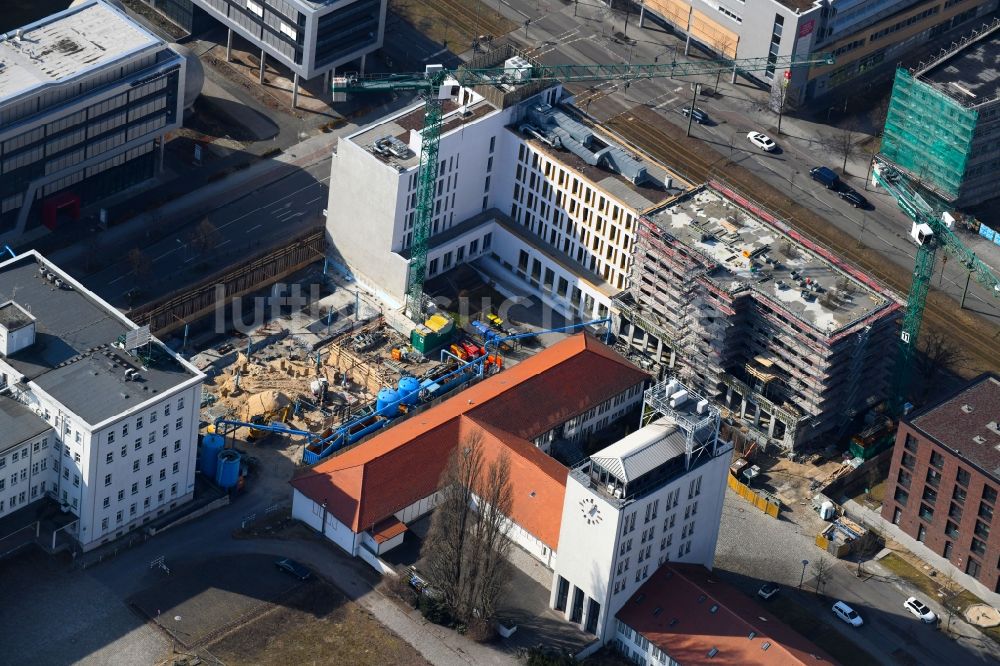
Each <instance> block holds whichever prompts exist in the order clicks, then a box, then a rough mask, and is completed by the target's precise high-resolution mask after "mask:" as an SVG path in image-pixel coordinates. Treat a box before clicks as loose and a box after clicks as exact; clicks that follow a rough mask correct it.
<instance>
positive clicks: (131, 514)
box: [128, 502, 136, 516]
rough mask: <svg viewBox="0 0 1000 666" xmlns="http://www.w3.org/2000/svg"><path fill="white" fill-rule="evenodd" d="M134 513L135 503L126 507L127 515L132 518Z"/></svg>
mask: <svg viewBox="0 0 1000 666" xmlns="http://www.w3.org/2000/svg"><path fill="white" fill-rule="evenodd" d="M135 512H136V505H135V502H132V503H131V504H129V507H128V515H130V516H134V515H135Z"/></svg>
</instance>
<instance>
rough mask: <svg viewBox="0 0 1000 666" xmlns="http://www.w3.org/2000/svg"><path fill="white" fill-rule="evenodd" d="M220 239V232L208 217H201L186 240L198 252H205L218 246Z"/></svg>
mask: <svg viewBox="0 0 1000 666" xmlns="http://www.w3.org/2000/svg"><path fill="white" fill-rule="evenodd" d="M221 241H222V234H220V233H219V230H218V229H216V228H215V225H214V224H212V223H211V222H210V221H209V219H208V218H207V217H206V218H203V219H202V221H201V222H199V223H198V225H197V226H196V227H195V228H194V230H193V231H192V232H191V235H190V238H189V240H188V242H189V243H190V244H191V248H192V249H194V251H195V252H197V253H198V254H207V253H208V252H211V251H212V250H214V249H215V248H216V246H218V244H219V243H220V242H221Z"/></svg>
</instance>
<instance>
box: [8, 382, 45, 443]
mask: <svg viewBox="0 0 1000 666" xmlns="http://www.w3.org/2000/svg"><path fill="white" fill-rule="evenodd" d="M49 429H50V428H49V424H48V423H46V422H45V421H44V420H43V419H42V418H41V417H39V416H37V415H36V414H35V413H34V412H32V411H31V410H30V409H28V408H27V407H25V406H24V405H22V404H21V403H19V402H17V401H16V400H14V399H13V398H11V397H9V396H6V395H0V432H2V433H3V440H2V441H0V454H2V453H3V452H4V451H6V450H7V449H10V448H13V447H15V446H18V445H19V444H21V443H23V442H26V441H28V440H29V439H33V438H35V437H37V436H38V435H41V434H42V433H43V432H45V431H46V430H49Z"/></svg>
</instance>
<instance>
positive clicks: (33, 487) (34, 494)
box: [0, 430, 59, 517]
mask: <svg viewBox="0 0 1000 666" xmlns="http://www.w3.org/2000/svg"><path fill="white" fill-rule="evenodd" d="M51 441H52V431H51V430H47V431H45V432H43V433H41V434H39V435H35V436H33V437H31V438H29V439H26V440H24V441H21V442H16V443H11V442H5V441H3V440H0V517H3V516H5V515H7V514H10V513H13V512H14V511H17V510H18V509H20V508H21V507H23V506H24V505H26V504H29V503H31V502H34V501H35V500H36V499H39V498H41V497H44V496H45V494H46V493H51V492H52V490H53V488H55V487H56V485H57V483H58V470H59V467H58V465H59V458H58V457H57V456H56V455H55V454H54V449H52V448H51V447H50V442H51Z"/></svg>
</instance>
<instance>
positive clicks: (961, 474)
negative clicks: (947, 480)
mask: <svg viewBox="0 0 1000 666" xmlns="http://www.w3.org/2000/svg"><path fill="white" fill-rule="evenodd" d="M970 478H971V475H970V474H969V470H966V469H962V468H961V467H959V468H958V473H957V474H956V475H955V482H956V483H958V485H960V486H965V487H966V488H968V487H969V479H970Z"/></svg>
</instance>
